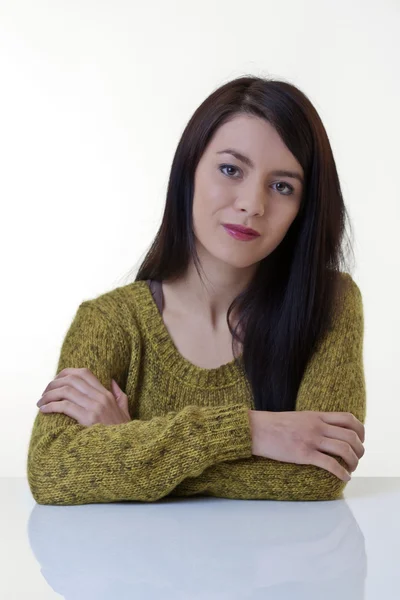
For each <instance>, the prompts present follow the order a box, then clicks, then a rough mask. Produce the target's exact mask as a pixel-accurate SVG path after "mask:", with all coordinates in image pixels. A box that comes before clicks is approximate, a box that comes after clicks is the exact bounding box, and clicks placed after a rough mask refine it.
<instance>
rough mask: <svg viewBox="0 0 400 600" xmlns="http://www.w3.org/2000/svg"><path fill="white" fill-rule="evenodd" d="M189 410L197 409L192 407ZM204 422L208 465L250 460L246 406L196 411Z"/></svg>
mask: <svg viewBox="0 0 400 600" xmlns="http://www.w3.org/2000/svg"><path fill="white" fill-rule="evenodd" d="M191 408H192V409H196V407H193V406H191ZM199 411H200V413H201V416H200V417H199V421H200V422H201V421H202V422H203V431H202V435H203V436H204V437H203V439H204V442H203V443H204V449H205V451H206V453H207V458H210V462H211V463H212V464H213V463H215V462H223V461H226V460H236V459H240V458H249V457H251V456H252V451H251V450H252V437H251V428H250V419H249V408H248V406H246V405H244V404H243V403H241V404H231V405H227V406H218V407H215V406H214V407H204V406H203V407H201V408H199Z"/></svg>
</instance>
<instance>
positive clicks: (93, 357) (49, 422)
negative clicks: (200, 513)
mask: <svg viewBox="0 0 400 600" xmlns="http://www.w3.org/2000/svg"><path fill="white" fill-rule="evenodd" d="M93 302H94V301H93V300H89V301H86V302H83V303H82V304H81V305H80V306H79V308H78V310H77V312H76V314H75V316H74V318H73V321H72V323H71V325H70V327H69V329H68V331H67V333H66V335H65V338H64V341H63V343H62V347H61V353H60V357H59V361H58V367H57V372H56V374H58V373H60V372H61V371H62V370H63V369H64V368H68V367H69V368H87V369H89V370H90V371H91V372H92V373H93V374H94V375H95V376H96V377H97V378H98V380H99V381H100V382H101V384H102V385H104V387H105V388H106V389H107V390H108V391H111V379H112V378H113V379H115V380H116V381H117V383H118V384H119V385H120V387H121V388H122V389H124V388H125V384H126V379H127V373H128V370H129V368H131V367H132V361H135V360H139V354H140V353H139V344H140V338H139V332H138V333H137V339H136V340H131V338H130V337H129V336H128V334H126V333H125V331H123V329H122V327H121V326H118V325H117V324H114V323H112V322H111V321H110V320H109V319H108V318H107V316H106V314H105V313H103V310H102V309H100V308H99V307H98V306H96V305H94V304H93ZM129 411H130V414H131V417H132V412H133V410H132V407H131V406H129ZM248 456H252V453H251V430H250V421H249V415H248V408H247V406H245V405H244V404H243V403H241V404H239V403H236V404H233V405H229V406H225V405H224V406H218V407H204V408H203V407H198V406H196V405H189V406H186V407H185V408H184V409H183V410H181V411H179V412H178V411H176V412H168V413H167V414H166V415H163V416H157V417H154V418H152V419H150V420H148V421H141V420H138V419H135V418H134V417H133V419H132V420H131V421H130V422H128V423H122V424H118V425H105V424H102V423H96V424H94V425H91V426H89V427H87V426H84V425H81V424H80V423H78V422H77V421H76V420H75V419H73V418H71V417H69V416H68V415H65V414H64V413H47V414H45V413H41V412H40V411H38V414H37V415H36V418H35V420H34V423H33V428H32V432H31V437H30V442H29V448H28V456H27V475H28V483H29V487H30V490H31V493H32V495H33V497H34V499H35V501H36V502H37V503H38V504H56V505H75V504H88V503H99V502H114V501H124V500H141V501H149V502H150V501H156V500H158V499H160V498H162V497H163V496H166V495H168V493H169V492H170V491H171V490H172V489H174V488H175V487H176V486H177V485H178V484H179V483H181V482H182V481H183V480H184V479H186V478H188V477H196V476H197V475H200V473H201V472H202V471H204V469H206V468H207V467H209V466H210V465H211V464H214V463H216V462H218V461H229V460H235V459H238V458H245V457H248Z"/></svg>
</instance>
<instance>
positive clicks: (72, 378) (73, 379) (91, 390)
mask: <svg viewBox="0 0 400 600" xmlns="http://www.w3.org/2000/svg"><path fill="white" fill-rule="evenodd" d="M60 374H61V373H60ZM95 379H96V378H95ZM63 387H70V388H74V389H76V390H77V391H78V392H80V393H81V394H84V395H86V396H89V398H92V399H93V400H96V401H97V402H100V401H102V398H103V396H106V395H111V396H112V393H111V392H109V391H108V390H107V389H106V388H105V387H103V386H102V385H101V384H100V390H99V386H96V387H93V386H92V385H91V384H90V383H88V382H87V380H86V379H84V378H82V377H81V376H80V374H77V373H72V374H66V375H64V376H63V377H59V378H56V379H54V380H53V381H51V382H50V383H49V385H48V386H47V388H46V390H45V391H44V392H43V394H42V399H44V398H47V397H48V394H49V393H50V392H51V391H54V390H55V389H61V388H63ZM38 406H39V403H38Z"/></svg>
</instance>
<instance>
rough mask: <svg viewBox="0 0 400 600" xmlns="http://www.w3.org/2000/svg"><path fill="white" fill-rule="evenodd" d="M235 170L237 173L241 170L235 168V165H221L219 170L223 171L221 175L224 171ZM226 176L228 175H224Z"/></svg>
mask: <svg viewBox="0 0 400 600" xmlns="http://www.w3.org/2000/svg"><path fill="white" fill-rule="evenodd" d="M226 168H228V169H234V170H235V171H238V170H239V169H238V168H237V167H235V166H234V165H219V170H220V171H221V173H223V171H222V169H226ZM223 174H224V175H226V174H225V173H223ZM226 176H227V177H230V175H226Z"/></svg>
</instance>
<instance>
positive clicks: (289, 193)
mask: <svg viewBox="0 0 400 600" xmlns="http://www.w3.org/2000/svg"><path fill="white" fill-rule="evenodd" d="M223 169H233V170H234V171H239V169H238V168H237V167H235V166H234V165H219V170H220V171H221V173H223V174H224V175H225V176H226V177H230V178H231V179H237V177H232V176H231V175H230V174H226V173H224V172H223ZM272 185H284V186H285V187H286V188H287V189H288V190H289V191H288V192H281V191H280V190H277V191H278V192H279V193H280V194H281V195H282V196H291V195H292V194H294V187H293V186H292V185H290V183H286V181H278V182H277V183H273V184H272Z"/></svg>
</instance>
